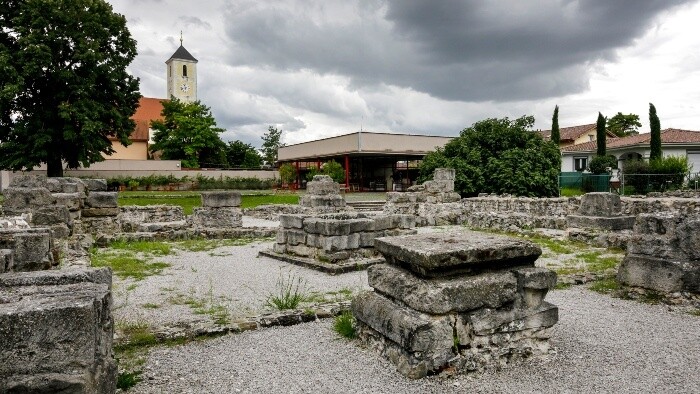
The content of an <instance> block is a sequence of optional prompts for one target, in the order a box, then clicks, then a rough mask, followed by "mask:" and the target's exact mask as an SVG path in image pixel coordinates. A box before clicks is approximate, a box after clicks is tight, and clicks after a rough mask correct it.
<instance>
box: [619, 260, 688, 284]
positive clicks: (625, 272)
mask: <svg viewBox="0 0 700 394" xmlns="http://www.w3.org/2000/svg"><path fill="white" fill-rule="evenodd" d="M617 279H618V280H619V281H620V282H621V283H623V284H625V285H628V286H637V287H644V288H647V289H653V290H657V291H662V292H666V293H673V292H678V291H687V292H693V293H700V262H698V261H697V260H695V261H673V260H668V259H665V258H655V257H651V256H643V255H637V254H627V256H625V258H624V259H623V260H622V263H621V264H620V267H619V268H618V271H617Z"/></svg>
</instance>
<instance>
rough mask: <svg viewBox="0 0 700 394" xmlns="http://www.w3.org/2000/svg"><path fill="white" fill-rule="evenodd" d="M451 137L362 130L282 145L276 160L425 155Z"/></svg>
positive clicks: (441, 145)
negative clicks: (340, 156)
mask: <svg viewBox="0 0 700 394" xmlns="http://www.w3.org/2000/svg"><path fill="white" fill-rule="evenodd" d="M452 138H453V137H440V136H431V135H411V134H389V133H370V132H366V131H362V132H356V133H350V134H345V135H340V136H337V137H330V138H324V139H320V140H316V141H309V142H303V143H300V144H294V145H288V146H284V147H281V148H279V150H278V151H277V160H278V161H281V162H287V161H298V160H308V159H317V158H322V157H333V156H339V155H353V156H358V155H363V156H365V155H366V156H376V155H387V156H394V155H399V156H425V155H426V154H427V153H428V152H430V151H434V150H435V149H436V148H439V147H443V146H445V144H446V143H447V142H448V141H450V140H451V139H452Z"/></svg>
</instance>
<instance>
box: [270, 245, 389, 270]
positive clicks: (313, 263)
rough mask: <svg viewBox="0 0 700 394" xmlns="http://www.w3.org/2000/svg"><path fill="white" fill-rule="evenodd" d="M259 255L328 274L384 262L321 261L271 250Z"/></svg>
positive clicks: (364, 260)
mask: <svg viewBox="0 0 700 394" xmlns="http://www.w3.org/2000/svg"><path fill="white" fill-rule="evenodd" d="M258 254H259V255H260V256H265V257H270V258H273V259H276V260H281V261H284V262H286V263H290V264H294V265H298V266H301V267H305V268H311V269H313V270H316V271H321V272H325V273H327V274H330V275H337V274H344V273H347V272H355V271H362V270H366V269H367V268H369V267H371V266H373V265H375V264H381V263H383V262H384V258H383V257H377V258H371V259H360V260H352V261H349V262H347V263H324V262H322V261H318V260H314V259H309V258H305V257H298V256H290V255H285V254H281V253H275V252H273V251H272V250H262V251H260V252H258Z"/></svg>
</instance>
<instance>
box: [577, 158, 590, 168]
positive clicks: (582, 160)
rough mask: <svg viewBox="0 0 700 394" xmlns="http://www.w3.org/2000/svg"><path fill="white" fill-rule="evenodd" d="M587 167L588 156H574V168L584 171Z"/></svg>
mask: <svg viewBox="0 0 700 394" xmlns="http://www.w3.org/2000/svg"><path fill="white" fill-rule="evenodd" d="M586 167H588V157H574V170H576V171H584V170H585V169H586Z"/></svg>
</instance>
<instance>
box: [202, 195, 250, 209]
mask: <svg viewBox="0 0 700 394" xmlns="http://www.w3.org/2000/svg"><path fill="white" fill-rule="evenodd" d="M202 206H203V207H209V208H224V207H240V206H241V193H240V192H235V191H219V192H203V193H202Z"/></svg>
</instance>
